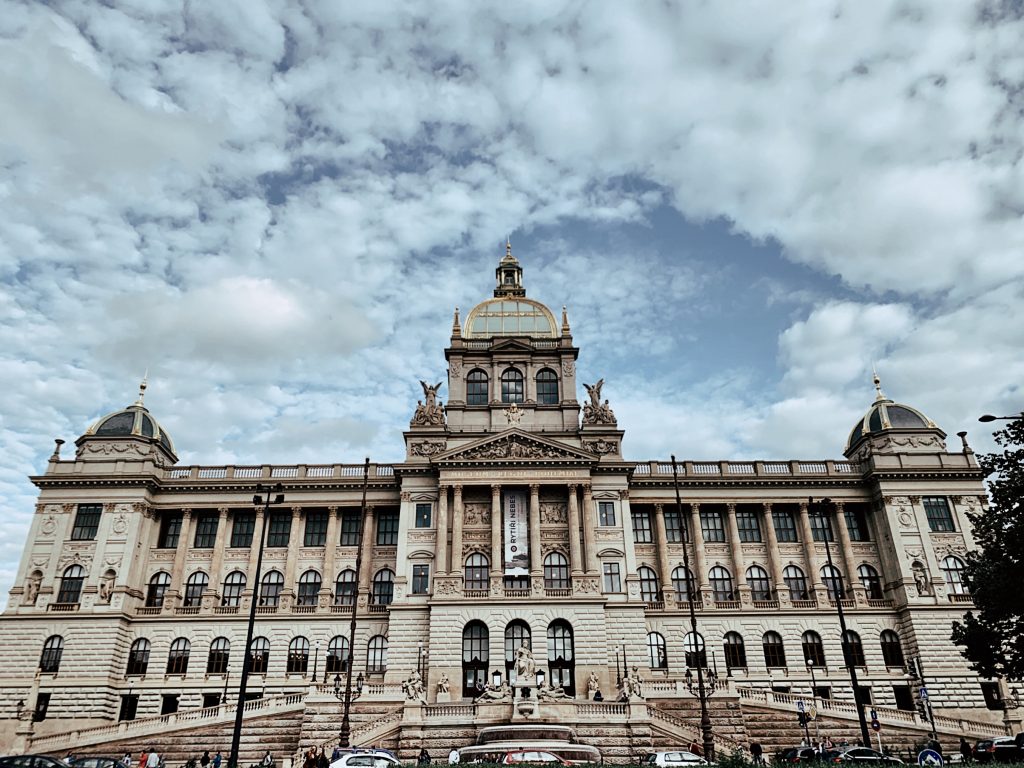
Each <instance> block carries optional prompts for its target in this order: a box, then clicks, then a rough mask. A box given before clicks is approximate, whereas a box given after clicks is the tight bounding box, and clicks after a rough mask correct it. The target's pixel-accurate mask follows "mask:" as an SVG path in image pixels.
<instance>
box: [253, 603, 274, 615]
mask: <svg viewBox="0 0 1024 768" xmlns="http://www.w3.org/2000/svg"><path fill="white" fill-rule="evenodd" d="M256 613H258V614H259V615H261V616H264V615H269V614H272V613H277V606H276V605H257V606H256Z"/></svg>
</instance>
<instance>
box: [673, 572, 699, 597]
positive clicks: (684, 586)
mask: <svg viewBox="0 0 1024 768" xmlns="http://www.w3.org/2000/svg"><path fill="white" fill-rule="evenodd" d="M692 583H693V572H692V571H688V570H686V569H685V568H683V566H681V565H680V566H677V567H676V568H673V569H672V589H674V590H675V593H676V602H677V603H685V602H687V601H688V600H689V599H690V598H689V594H690V584H692ZM696 597H697V595H694V598H696Z"/></svg>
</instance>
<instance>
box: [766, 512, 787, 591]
mask: <svg viewBox="0 0 1024 768" xmlns="http://www.w3.org/2000/svg"><path fill="white" fill-rule="evenodd" d="M761 508H762V509H763V510H764V516H763V518H762V520H763V523H762V528H764V537H765V542H766V544H767V547H766V549H767V551H768V569H769V571H770V572H771V575H772V586H773V588H774V590H775V599H776V600H778V601H779V603H780V604H788V603H789V590H788V589H786V588H785V584H784V582H783V579H782V557H781V555H780V554H779V540H778V537H776V535H775V521H774V520H773V519H772V505H771V502H768V501H766V502H765V503H764V504H762V505H761Z"/></svg>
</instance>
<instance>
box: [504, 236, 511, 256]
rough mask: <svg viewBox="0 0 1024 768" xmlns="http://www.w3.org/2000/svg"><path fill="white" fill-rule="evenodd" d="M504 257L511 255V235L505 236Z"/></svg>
mask: <svg viewBox="0 0 1024 768" xmlns="http://www.w3.org/2000/svg"><path fill="white" fill-rule="evenodd" d="M505 255H506V256H511V255H512V235H506V236H505Z"/></svg>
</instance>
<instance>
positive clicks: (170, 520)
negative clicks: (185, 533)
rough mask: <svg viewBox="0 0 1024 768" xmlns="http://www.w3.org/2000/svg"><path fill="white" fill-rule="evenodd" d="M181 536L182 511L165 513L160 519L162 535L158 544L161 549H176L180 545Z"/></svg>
mask: <svg viewBox="0 0 1024 768" xmlns="http://www.w3.org/2000/svg"><path fill="white" fill-rule="evenodd" d="M179 536H181V513H180V512H178V513H176V514H170V515H164V516H163V517H162V518H161V519H160V536H159V541H157V546H158V547H160V548H161V549H174V548H175V547H177V546H178V537H179Z"/></svg>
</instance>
